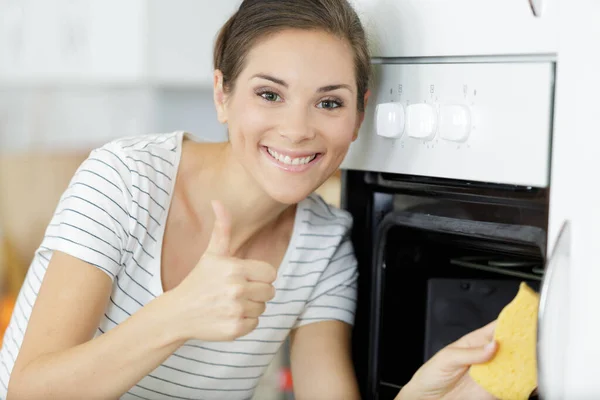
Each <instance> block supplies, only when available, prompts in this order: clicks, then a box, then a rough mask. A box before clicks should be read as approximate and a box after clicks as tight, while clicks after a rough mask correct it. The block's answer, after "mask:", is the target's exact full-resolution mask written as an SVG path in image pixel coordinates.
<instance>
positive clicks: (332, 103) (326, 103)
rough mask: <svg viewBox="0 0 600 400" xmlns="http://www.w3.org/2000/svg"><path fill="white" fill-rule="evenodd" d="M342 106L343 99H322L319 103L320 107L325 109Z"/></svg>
mask: <svg viewBox="0 0 600 400" xmlns="http://www.w3.org/2000/svg"><path fill="white" fill-rule="evenodd" d="M342 106H343V103H342V101H341V100H336V99H326V100H322V101H320V102H319V104H318V105H317V107H318V108H324V109H328V110H333V109H335V108H339V107H342Z"/></svg>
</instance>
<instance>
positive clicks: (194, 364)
mask: <svg viewBox="0 0 600 400" xmlns="http://www.w3.org/2000/svg"><path fill="white" fill-rule="evenodd" d="M185 135H186V134H185V133H183V132H173V133H168V134H155V135H145V136H138V137H128V138H122V139H119V140H115V141H112V142H110V143H108V144H106V145H104V146H102V147H100V148H97V149H95V150H93V151H92V152H91V153H90V155H89V157H88V158H87V159H86V160H85V161H84V162H83V163H82V164H81V166H80V167H79V168H78V169H77V171H76V173H75V175H74V176H73V178H72V180H71V182H70V184H69V186H68V188H67V189H66V191H65V192H64V193H63V195H62V196H61V199H60V201H59V203H58V206H57V208H56V211H55V214H54V216H53V218H52V219H51V221H50V224H49V225H48V227H47V230H46V232H45V236H44V239H43V241H42V243H41V245H40V247H39V248H38V250H37V251H36V253H35V256H34V259H33V261H32V264H31V266H30V268H29V270H28V273H27V276H26V278H25V281H24V283H23V286H22V288H21V290H20V293H19V295H18V298H17V302H16V306H15V309H14V312H13V315H12V318H11V320H10V324H9V326H8V328H7V330H6V332H5V335H4V341H3V346H2V349H1V350H0V363H1V364H2V365H0V398H2V399H4V398H5V397H6V391H7V385H8V381H9V377H10V372H11V370H12V368H13V365H14V362H15V358H16V357H17V355H18V353H19V349H20V346H21V343H22V341H23V335H24V332H25V330H26V329H27V323H28V320H29V317H30V314H31V310H32V307H33V305H34V303H35V301H36V297H37V293H38V291H39V289H40V285H41V284H42V281H43V279H44V274H45V272H46V268H47V267H48V263H49V261H50V257H51V255H52V252H53V251H55V250H58V251H62V252H64V253H67V254H70V255H72V256H74V257H77V258H79V259H81V260H83V261H86V262H87V263H89V264H91V265H93V266H95V267H97V268H99V269H100V270H102V271H103V272H104V273H106V274H107V275H108V276H109V277H110V278H111V280H112V282H113V285H112V292H111V295H110V300H109V302H108V306H107V308H106V310H105V313H104V316H103V318H102V320H101V322H100V325H99V326H98V328H97V331H96V334H95V336H100V335H102V334H103V333H105V332H107V331H109V330H110V329H113V328H114V327H115V326H117V325H118V324H120V323H121V322H123V321H125V320H126V319H127V318H129V317H130V316H131V315H132V314H133V313H135V312H136V311H138V310H139V309H141V308H142V307H143V306H144V305H146V304H147V303H148V302H150V301H151V300H152V299H154V298H155V297H157V296H160V295H161V293H162V283H161V273H160V268H161V266H160V260H161V248H162V240H163V236H164V232H165V222H166V218H167V211H168V209H169V206H170V203H171V199H172V194H173V187H174V183H175V177H176V175H177V169H178V166H179V161H180V158H181V148H182V140H183V138H184V136H185ZM351 223H352V220H351V217H350V215H349V214H348V213H347V212H345V211H343V210H339V209H337V208H334V207H332V206H330V205H328V204H326V203H325V201H323V199H322V198H321V197H320V196H318V195H316V194H312V195H310V196H309V197H308V198H306V199H305V200H303V201H301V202H300V203H299V204H298V207H297V212H296V216H295V222H294V230H293V233H292V237H291V240H290V244H289V247H288V249H287V251H286V253H285V256H284V258H283V261H282V263H281V265H280V267H279V270H278V275H277V279H276V280H275V282H274V286H275V289H276V295H275V297H274V298H273V299H272V300H271V301H269V302H268V303H267V307H266V310H265V312H264V314H263V315H262V316H261V317H260V318H259V324H258V327H257V328H256V329H255V330H254V331H252V332H251V333H249V334H247V335H246V336H244V337H241V338H238V339H237V340H235V341H230V342H203V341H199V340H190V341H188V342H186V343H185V344H184V345H183V346H181V347H180V348H178V349H177V350H176V351H175V352H174V353H173V354H172V355H171V356H170V357H169V358H167V359H166V360H165V361H164V362H163V363H162V364H161V365H159V366H158V367H157V368H156V369H155V370H154V371H152V372H151V373H149V374H148V375H147V376H145V377H144V378H143V379H142V380H140V381H139V382H138V383H137V384H136V385H134V386H133V387H132V388H131V389H130V390H129V391H128V392H127V393H126V394H124V395H123V396H122V397H121V399H128V400H129V399H249V398H251V397H252V395H253V392H254V389H255V387H256V385H257V383H258V381H259V379H260V378H261V376H262V375H263V373H264V372H265V369H266V368H267V366H268V365H269V364H270V362H271V360H272V359H273V357H274V356H275V354H276V353H277V352H278V350H279V348H280V346H281V345H282V343H283V342H284V341H285V339H286V337H287V336H288V334H289V333H290V330H291V329H293V328H296V327H299V326H302V325H305V324H308V323H312V322H317V321H325V320H340V321H344V322H347V323H349V324H353V323H354V312H355V304H356V282H357V278H358V272H357V266H356V259H355V256H354V251H353V248H352V244H351V242H350V239H349V230H350V228H351ZM67 284H68V282H65V285H67Z"/></svg>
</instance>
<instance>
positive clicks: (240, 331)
mask: <svg viewBox="0 0 600 400" xmlns="http://www.w3.org/2000/svg"><path fill="white" fill-rule="evenodd" d="M257 326H258V318H242V319H241V320H240V321H239V322H237V326H236V333H237V335H236V338H239V337H240V336H244V335H247V334H248V333H250V332H252V331H253V330H254V329H256V327H257Z"/></svg>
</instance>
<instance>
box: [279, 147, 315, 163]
mask: <svg viewBox="0 0 600 400" xmlns="http://www.w3.org/2000/svg"><path fill="white" fill-rule="evenodd" d="M267 151H268V152H269V154H270V155H271V156H273V158H274V159H276V160H277V161H279V162H281V163H284V164H287V165H302V164H308V163H309V162H311V161H312V160H314V159H315V157H316V156H317V155H316V154H313V155H312V156H308V157H298V158H291V157H290V156H284V155H283V154H279V153H277V152H276V151H275V150H272V149H270V148H269V147H267Z"/></svg>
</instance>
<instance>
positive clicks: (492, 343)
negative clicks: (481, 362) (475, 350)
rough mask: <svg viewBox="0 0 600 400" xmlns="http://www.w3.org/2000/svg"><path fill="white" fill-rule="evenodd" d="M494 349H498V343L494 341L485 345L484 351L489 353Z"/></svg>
mask: <svg viewBox="0 0 600 400" xmlns="http://www.w3.org/2000/svg"><path fill="white" fill-rule="evenodd" d="M494 347H496V342H495V341H493V340H492V341H491V342H489V343H488V344H486V345H485V347H484V349H485V351H489V350H492V349H493V348H494Z"/></svg>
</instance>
